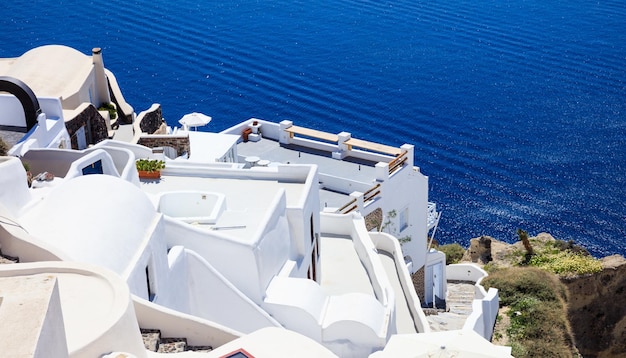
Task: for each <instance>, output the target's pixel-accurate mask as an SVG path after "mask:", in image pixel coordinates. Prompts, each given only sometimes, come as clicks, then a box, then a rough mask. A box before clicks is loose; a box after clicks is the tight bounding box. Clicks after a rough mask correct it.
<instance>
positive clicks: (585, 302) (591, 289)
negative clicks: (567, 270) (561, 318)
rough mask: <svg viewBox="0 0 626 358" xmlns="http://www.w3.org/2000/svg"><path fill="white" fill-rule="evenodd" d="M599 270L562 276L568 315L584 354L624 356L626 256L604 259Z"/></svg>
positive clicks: (625, 338)
mask: <svg viewBox="0 0 626 358" xmlns="http://www.w3.org/2000/svg"><path fill="white" fill-rule="evenodd" d="M602 261H603V267H604V269H603V270H602V272H599V273H597V274H593V275H587V276H579V277H570V278H562V279H561V281H562V282H563V283H564V284H565V285H566V286H567V288H568V292H569V294H568V316H569V321H570V323H571V326H572V329H573V331H574V336H575V338H576V346H577V347H578V350H579V351H580V353H581V354H582V355H583V357H585V358H588V357H599V358H602V357H625V356H626V260H625V259H624V258H623V257H622V256H619V255H616V256H609V257H606V258H604V259H603V260H602Z"/></svg>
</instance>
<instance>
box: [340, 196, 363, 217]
mask: <svg viewBox="0 0 626 358" xmlns="http://www.w3.org/2000/svg"><path fill="white" fill-rule="evenodd" d="M356 209H358V206H357V204H356V198H354V199H352V200H350V201H349V202H348V203H346V204H345V205H344V206H342V207H340V208H339V210H337V212H338V213H340V214H347V213H349V212H352V211H354V210H356Z"/></svg>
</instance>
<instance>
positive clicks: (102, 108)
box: [98, 103, 117, 119]
mask: <svg viewBox="0 0 626 358" xmlns="http://www.w3.org/2000/svg"><path fill="white" fill-rule="evenodd" d="M98 110H99V111H108V112H109V117H110V118H111V119H115V118H117V110H116V109H115V105H114V104H113V103H103V104H102V105H101V106H100V107H99V108H98Z"/></svg>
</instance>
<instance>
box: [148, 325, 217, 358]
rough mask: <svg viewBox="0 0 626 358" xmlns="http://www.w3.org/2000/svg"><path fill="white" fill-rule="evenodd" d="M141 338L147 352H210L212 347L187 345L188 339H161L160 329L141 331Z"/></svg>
mask: <svg viewBox="0 0 626 358" xmlns="http://www.w3.org/2000/svg"><path fill="white" fill-rule="evenodd" d="M141 338H143V344H144V346H145V347H146V349H147V350H149V351H152V352H158V353H179V352H185V351H194V352H210V351H212V350H213V347H211V346H190V345H187V338H171V337H161V330H159V329H144V328H142V329H141Z"/></svg>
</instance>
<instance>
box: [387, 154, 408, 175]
mask: <svg viewBox="0 0 626 358" xmlns="http://www.w3.org/2000/svg"><path fill="white" fill-rule="evenodd" d="M406 153H407V152H403V153H402V154H400V155H399V156H397V157H396V158H394V159H393V160H392V161H390V162H389V174H391V173H393V172H395V171H396V170H397V169H399V168H402V166H403V165H404V163H405V162H406V161H407V159H408V158H407V156H406Z"/></svg>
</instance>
